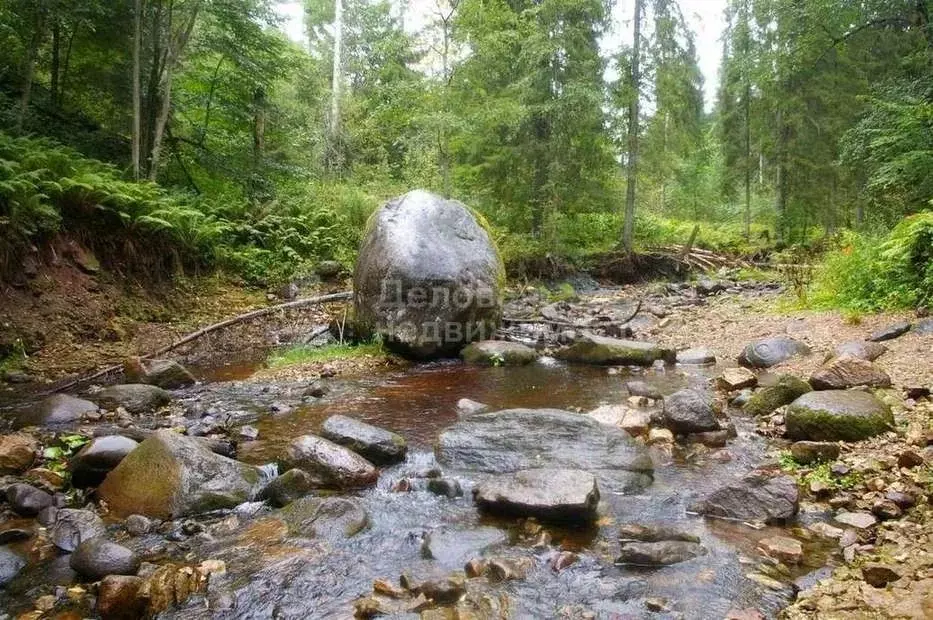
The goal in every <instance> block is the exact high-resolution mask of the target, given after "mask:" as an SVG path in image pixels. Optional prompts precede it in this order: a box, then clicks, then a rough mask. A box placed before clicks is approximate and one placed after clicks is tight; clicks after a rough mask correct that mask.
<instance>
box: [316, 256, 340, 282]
mask: <svg viewBox="0 0 933 620" xmlns="http://www.w3.org/2000/svg"><path fill="white" fill-rule="evenodd" d="M314 273H316V274H317V275H318V276H319V277H320V278H321V279H322V280H332V279H334V278H336V277H337V276H339V275H340V274H341V273H343V265H341V264H340V263H339V262H337V261H335V260H322V261H321V262H319V263H318V264H317V265H315V266H314Z"/></svg>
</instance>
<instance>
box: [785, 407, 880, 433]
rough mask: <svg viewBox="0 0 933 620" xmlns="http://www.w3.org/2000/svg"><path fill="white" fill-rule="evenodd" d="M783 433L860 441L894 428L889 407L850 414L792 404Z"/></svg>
mask: <svg viewBox="0 0 933 620" xmlns="http://www.w3.org/2000/svg"><path fill="white" fill-rule="evenodd" d="M785 423H786V425H787V436H788V437H790V438H791V439H797V440H800V439H810V440H813V441H861V440H862V439H868V438H869V437H874V436H875V435H880V434H881V433H884V432H886V431H889V430H891V429H893V428H894V416H893V415H892V414H891V411H890V410H885V411H879V412H877V413H871V414H863V415H853V414H843V413H838V412H832V411H826V410H825V409H811V408H809V407H805V406H794V405H791V407H790V408H789V409H788V411H787V416H786V417H785Z"/></svg>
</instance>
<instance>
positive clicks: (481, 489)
mask: <svg viewBox="0 0 933 620" xmlns="http://www.w3.org/2000/svg"><path fill="white" fill-rule="evenodd" d="M473 501H475V502H476V505H477V506H479V507H480V508H481V509H483V510H486V511H489V512H493V513H497V514H506V515H513V516H519V517H535V518H537V519H541V520H545V521H573V522H590V521H593V520H595V519H596V506H597V504H599V487H598V486H597V484H596V477H595V476H593V474H590V473H587V472H585V471H580V470H576V469H525V470H521V471H517V472H514V473H510V474H501V475H498V476H493V477H491V478H489V479H488V480H485V481H483V482H481V483H479V484H477V485H476V486H475V487H473Z"/></svg>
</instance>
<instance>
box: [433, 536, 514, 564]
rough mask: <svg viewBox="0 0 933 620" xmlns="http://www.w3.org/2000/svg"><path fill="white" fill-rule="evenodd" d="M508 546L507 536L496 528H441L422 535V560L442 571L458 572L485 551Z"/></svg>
mask: <svg viewBox="0 0 933 620" xmlns="http://www.w3.org/2000/svg"><path fill="white" fill-rule="evenodd" d="M508 542H509V536H508V534H507V533H506V532H505V531H503V530H500V529H499V528H497V527H489V526H480V527H475V528H468V529H454V528H449V527H440V528H437V529H435V530H432V531H430V532H428V533H427V534H425V536H424V539H423V540H422V542H421V557H423V558H425V559H429V560H435V561H436V562H437V563H438V564H440V565H442V566H444V567H445V568H452V569H453V568H460V567H462V566H463V565H464V564H465V563H466V562H467V561H468V560H470V559H471V558H475V557H479V556H482V555H483V554H484V553H485V552H486V551H488V550H490V549H494V548H496V547H500V546H504V545H507V544H508Z"/></svg>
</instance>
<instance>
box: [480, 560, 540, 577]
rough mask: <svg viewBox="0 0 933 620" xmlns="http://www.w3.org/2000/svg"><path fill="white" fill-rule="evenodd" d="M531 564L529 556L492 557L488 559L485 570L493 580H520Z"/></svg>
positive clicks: (526, 573)
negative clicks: (514, 557)
mask: <svg viewBox="0 0 933 620" xmlns="http://www.w3.org/2000/svg"><path fill="white" fill-rule="evenodd" d="M533 564H534V562H533V560H532V559H531V558H518V559H510V558H494V559H492V560H489V563H488V564H487V566H486V571H487V572H488V574H489V577H490V578H491V579H492V580H493V581H521V580H523V579H525V577H526V576H527V575H528V570H529V569H530V568H531V567H532V566H533Z"/></svg>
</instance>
